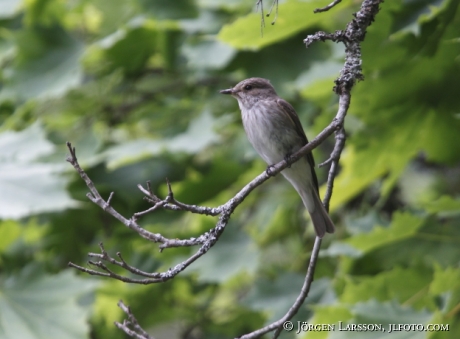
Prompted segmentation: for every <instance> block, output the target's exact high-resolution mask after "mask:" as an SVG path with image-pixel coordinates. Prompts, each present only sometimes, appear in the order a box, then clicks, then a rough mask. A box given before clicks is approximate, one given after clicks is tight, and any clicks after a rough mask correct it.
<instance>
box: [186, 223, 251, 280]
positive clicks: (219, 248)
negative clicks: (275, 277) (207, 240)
mask: <svg viewBox="0 0 460 339" xmlns="http://www.w3.org/2000/svg"><path fill="white" fill-rule="evenodd" d="M235 226H236V225H231V224H230V225H228V226H227V229H226V230H225V232H224V234H223V235H222V236H221V237H220V239H219V242H218V243H217V244H216V245H215V246H214V247H213V248H212V249H211V250H210V251H209V252H208V253H207V254H206V255H204V256H203V257H201V258H200V259H199V260H197V261H195V262H194V263H193V264H192V265H191V266H190V267H189V268H188V269H187V271H186V272H188V273H195V274H197V276H198V279H199V280H200V281H208V282H219V283H222V282H224V281H226V280H228V279H230V278H231V277H232V276H235V275H236V274H238V273H240V272H242V271H243V272H246V273H247V274H251V273H253V272H254V271H255V269H256V268H257V262H258V253H257V251H256V247H255V246H254V243H253V242H252V240H251V238H250V237H248V236H247V235H245V234H244V232H243V231H242V230H241V229H238V228H237V227H235Z"/></svg>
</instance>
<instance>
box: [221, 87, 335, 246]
mask: <svg viewBox="0 0 460 339" xmlns="http://www.w3.org/2000/svg"><path fill="white" fill-rule="evenodd" d="M220 93H222V94H229V95H231V96H233V97H234V98H235V99H236V100H237V101H238V105H239V108H240V110H241V117H242V121H243V126H244V130H245V131H246V135H247V137H248V139H249V142H250V143H251V144H252V146H253V147H254V149H255V150H256V151H257V153H258V154H259V155H260V157H261V158H262V159H263V160H264V161H265V162H266V163H267V165H268V167H267V174H269V171H270V167H271V166H273V165H274V164H277V163H278V162H280V161H281V160H283V159H284V160H287V161H288V162H289V157H290V155H292V154H293V153H295V152H297V151H298V150H299V149H300V148H302V147H303V146H305V145H306V144H307V143H308V139H307V136H306V135H305V132H304V130H303V127H302V124H301V122H300V119H299V116H298V115H297V113H296V111H295V109H294V108H293V107H292V105H291V104H290V103H288V102H287V101H286V100H283V99H281V98H280V97H279V96H278V94H277V93H276V91H275V88H274V87H273V86H272V84H271V83H270V81H269V80H267V79H264V78H249V79H245V80H243V81H241V82H239V83H238V84H237V85H236V86H234V87H233V88H229V89H224V90H221V91H220ZM281 174H282V175H283V176H284V177H285V178H286V179H287V180H288V181H289V182H290V183H291V185H292V186H293V187H294V189H295V190H296V191H297V193H298V194H299V195H300V198H301V199H302V201H303V204H304V205H305V207H306V209H307V211H308V213H309V214H310V217H311V220H312V223H313V227H314V229H315V232H316V235H317V236H318V237H320V238H322V237H324V235H325V234H326V233H334V231H335V227H334V223H333V222H332V220H331V218H330V217H329V214H328V213H327V211H326V209H325V208H324V206H323V204H322V202H321V200H320V197H319V189H318V179H317V177H316V173H315V162H314V159H313V155H312V153H311V152H310V153H308V154H306V155H305V156H303V157H302V158H301V159H299V160H298V161H297V162H295V163H292V164H291V165H290V166H289V167H287V168H285V169H283V170H282V171H281Z"/></svg>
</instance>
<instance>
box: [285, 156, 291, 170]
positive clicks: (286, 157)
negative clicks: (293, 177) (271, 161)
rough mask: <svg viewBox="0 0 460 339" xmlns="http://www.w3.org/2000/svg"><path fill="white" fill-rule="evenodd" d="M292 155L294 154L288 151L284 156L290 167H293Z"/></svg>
mask: <svg viewBox="0 0 460 339" xmlns="http://www.w3.org/2000/svg"><path fill="white" fill-rule="evenodd" d="M291 155H292V154H291V153H288V154H286V155H285V157H284V161H286V163H287V164H288V165H287V167H288V168H291V165H292V163H291V161H292V160H291V158H292V157H291Z"/></svg>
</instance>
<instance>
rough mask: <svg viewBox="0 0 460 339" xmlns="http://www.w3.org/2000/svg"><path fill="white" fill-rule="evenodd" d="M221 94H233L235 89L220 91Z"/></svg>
mask: <svg viewBox="0 0 460 339" xmlns="http://www.w3.org/2000/svg"><path fill="white" fill-rule="evenodd" d="M220 93H221V94H233V88H229V89H223V90H222V91H220Z"/></svg>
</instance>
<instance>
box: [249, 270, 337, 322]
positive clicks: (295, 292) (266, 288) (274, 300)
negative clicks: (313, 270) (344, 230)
mask: <svg viewBox="0 0 460 339" xmlns="http://www.w3.org/2000/svg"><path fill="white" fill-rule="evenodd" d="M304 280H305V276H303V275H300V274H294V273H290V272H284V273H283V274H282V275H280V276H279V277H278V278H276V279H274V280H268V279H259V280H258V281H257V284H256V285H255V287H254V288H253V289H252V290H251V291H250V292H249V294H248V295H247V296H246V297H245V298H244V299H243V303H244V304H245V305H248V306H250V307H251V308H252V309H256V310H263V311H265V312H268V313H269V314H270V317H269V319H268V320H267V323H270V322H272V321H275V320H277V319H280V318H281V317H282V316H283V315H284V314H285V313H286V312H287V310H289V308H290V307H291V306H292V304H293V303H294V301H295V300H296V298H297V297H298V296H299V293H300V290H301V288H302V285H303V282H304ZM329 287H330V281H329V280H328V279H326V278H322V279H318V280H315V281H314V282H313V284H312V286H311V290H310V293H309V298H308V303H307V305H308V306H309V305H314V304H317V303H320V302H322V301H323V302H326V301H329V302H330V300H329V299H328V297H329V296H328V294H327V293H326V292H327V291H328V289H329ZM301 312H302V313H303V314H302V316H303V317H304V319H306V318H307V316H308V314H307V312H305V309H302V310H301Z"/></svg>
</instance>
